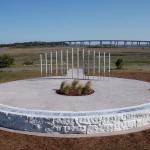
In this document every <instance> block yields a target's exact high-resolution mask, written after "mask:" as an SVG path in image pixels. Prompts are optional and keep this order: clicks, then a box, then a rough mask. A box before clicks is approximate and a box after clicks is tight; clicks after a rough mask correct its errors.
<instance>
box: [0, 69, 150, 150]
mask: <svg viewBox="0 0 150 150" xmlns="http://www.w3.org/2000/svg"><path fill="white" fill-rule="evenodd" d="M111 76H114V77H122V78H130V79H137V80H143V81H147V82H150V73H144V72H120V73H117V72H112V73H111ZM0 150H150V129H149V130H146V131H142V132H137V133H131V134H126V135H116V136H111V137H92V138H91V137H87V138H77V139H75V138H70V139H68V138H50V137H37V136H29V135H21V134H16V133H9V132H6V131H0Z"/></svg>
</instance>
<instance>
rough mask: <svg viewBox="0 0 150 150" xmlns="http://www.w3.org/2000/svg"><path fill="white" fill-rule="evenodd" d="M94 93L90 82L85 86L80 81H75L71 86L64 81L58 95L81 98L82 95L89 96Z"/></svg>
mask: <svg viewBox="0 0 150 150" xmlns="http://www.w3.org/2000/svg"><path fill="white" fill-rule="evenodd" d="M93 92H94V90H93V88H92V82H91V81H88V82H87V83H86V84H85V85H84V86H83V85H82V84H80V82H79V80H74V81H73V82H72V83H71V84H70V83H67V82H66V81H63V82H62V83H61V85H60V88H59V90H57V93H58V94H64V95H71V96H77V95H78V96H80V95H89V94H92V93H93Z"/></svg>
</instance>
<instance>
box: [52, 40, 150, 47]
mask: <svg viewBox="0 0 150 150" xmlns="http://www.w3.org/2000/svg"><path fill="white" fill-rule="evenodd" d="M50 43H51V44H52V45H53V46H63V47H67V46H68V47H94V48H99V47H106V48H107V47H108V48H110V47H112V48H113V47H129V48H146V47H147V48H150V41H136V40H77V41H57V42H50Z"/></svg>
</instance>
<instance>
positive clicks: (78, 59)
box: [77, 48, 79, 78]
mask: <svg viewBox="0 0 150 150" xmlns="http://www.w3.org/2000/svg"><path fill="white" fill-rule="evenodd" d="M77 78H79V48H77Z"/></svg>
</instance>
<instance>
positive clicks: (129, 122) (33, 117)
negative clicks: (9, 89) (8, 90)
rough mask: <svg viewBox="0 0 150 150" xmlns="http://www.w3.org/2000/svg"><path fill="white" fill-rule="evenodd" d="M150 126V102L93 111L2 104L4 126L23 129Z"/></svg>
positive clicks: (56, 130) (77, 130)
mask: <svg viewBox="0 0 150 150" xmlns="http://www.w3.org/2000/svg"><path fill="white" fill-rule="evenodd" d="M146 125H150V104H145V105H140V106H136V107H128V108H123V109H113V110H104V111H91V112H50V111H44V110H43V111H42V110H41V111H40V110H28V109H20V108H15V107H9V106H5V105H0V127H4V128H8V129H14V130H19V131H29V132H40V133H60V134H95V133H105V132H115V131H123V130H128V129H133V128H138V127H143V126H146Z"/></svg>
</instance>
